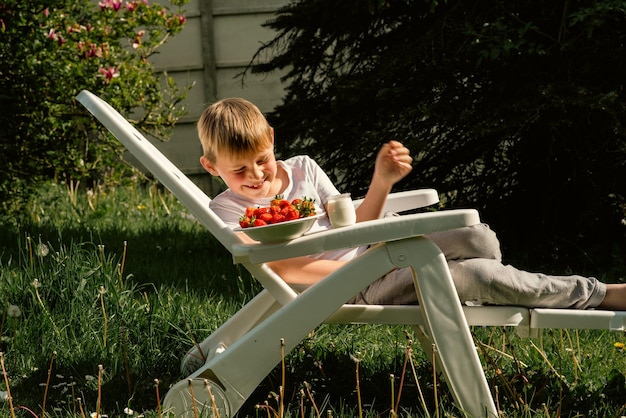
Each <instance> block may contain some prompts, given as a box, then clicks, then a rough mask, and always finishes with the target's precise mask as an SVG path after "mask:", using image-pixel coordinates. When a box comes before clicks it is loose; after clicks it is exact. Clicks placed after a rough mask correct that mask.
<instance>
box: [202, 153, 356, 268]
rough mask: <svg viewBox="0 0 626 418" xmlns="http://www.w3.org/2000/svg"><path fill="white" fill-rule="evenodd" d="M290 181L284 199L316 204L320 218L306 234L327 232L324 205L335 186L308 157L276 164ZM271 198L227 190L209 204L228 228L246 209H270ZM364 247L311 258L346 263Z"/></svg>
mask: <svg viewBox="0 0 626 418" xmlns="http://www.w3.org/2000/svg"><path fill="white" fill-rule="evenodd" d="M277 164H279V165H280V167H282V168H283V169H284V170H285V172H286V173H287V176H288V178H289V184H288V185H287V188H286V189H285V191H284V192H283V198H284V199H287V200H290V201H291V200H293V199H302V197H307V198H312V199H314V203H315V212H316V213H317V214H318V215H323V216H321V217H319V218H318V219H317V220H316V222H315V224H314V225H313V227H312V228H311V230H310V231H309V233H313V232H319V231H323V230H326V229H330V228H331V225H330V220H329V219H328V216H327V215H326V212H325V211H324V205H326V202H327V201H328V198H329V197H330V196H333V195H336V194H339V191H338V190H337V188H336V187H335V185H334V184H333V183H332V182H331V181H330V179H329V178H328V176H327V175H326V173H325V172H324V170H322V169H321V168H320V166H319V165H317V163H316V162H315V161H314V160H313V159H311V158H310V157H308V156H305V155H300V156H296V157H291V158H288V159H286V160H284V161H277ZM271 200H272V198H265V199H259V200H251V199H248V198H245V197H242V196H239V195H238V194H236V193H234V192H233V191H232V190H230V189H227V190H226V191H224V192H222V193H220V194H219V195H218V196H216V197H215V199H213V200H212V201H211V204H210V207H211V209H212V210H213V211H214V212H215V214H217V216H219V217H220V218H221V219H222V220H223V221H224V222H225V223H226V224H227V225H228V226H229V227H231V228H236V227H238V226H239V218H240V217H241V216H242V215H243V214H244V212H245V210H246V208H247V207H251V206H252V207H256V206H269V204H270V201H271ZM362 250H364V248H349V249H345V250H335V251H329V252H325V253H323V254H317V255H314V256H313V257H316V258H322V259H325V260H344V261H348V260H351V259H352V258H354V257H356V256H357V255H358V254H359V253H361V252H362Z"/></svg>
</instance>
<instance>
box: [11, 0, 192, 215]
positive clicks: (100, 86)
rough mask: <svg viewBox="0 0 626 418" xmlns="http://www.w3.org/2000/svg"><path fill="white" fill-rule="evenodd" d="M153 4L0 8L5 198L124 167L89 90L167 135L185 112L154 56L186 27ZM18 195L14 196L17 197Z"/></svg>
mask: <svg viewBox="0 0 626 418" xmlns="http://www.w3.org/2000/svg"><path fill="white" fill-rule="evenodd" d="M186 2H187V0H171V4H170V5H169V6H167V7H166V6H163V5H160V4H156V3H155V4H153V3H149V0H131V1H123V0H102V1H100V2H99V3H96V2H94V1H92V0H58V1H53V2H50V1H43V0H32V1H27V2H25V1H22V0H5V1H3V2H2V3H1V4H0V62H1V63H2V64H0V83H1V84H0V109H2V111H1V112H0V151H1V152H0V164H1V165H2V168H3V175H2V176H1V178H0V201H2V202H3V203H4V206H5V207H4V209H7V201H9V200H7V197H11V198H15V197H16V196H18V195H20V191H21V192H22V193H21V194H23V192H24V191H28V189H29V187H30V186H32V185H34V184H36V183H37V182H39V181H41V180H43V179H46V178H57V179H60V180H65V181H69V180H74V181H75V182H76V181H93V180H96V179H98V180H101V179H103V178H111V174H114V173H119V172H120V169H121V167H123V164H122V163H121V158H120V155H121V152H122V151H121V147H120V146H119V144H118V143H117V141H115V140H114V139H112V138H111V137H110V136H109V135H108V134H107V133H106V132H105V131H104V129H103V128H102V127H101V126H100V125H99V124H98V123H97V121H95V120H94V119H93V118H91V117H90V116H89V115H88V114H87V113H86V111H85V110H84V109H83V108H82V107H81V106H80V105H79V104H78V103H77V102H76V101H75V99H74V98H75V96H76V95H77V94H78V93H79V92H80V90H82V89H89V90H91V91H92V92H94V93H96V94H98V95H100V96H101V97H103V98H104V99H106V100H107V101H109V102H110V103H111V104H112V105H113V106H114V107H116V108H117V109H119V110H120V111H122V112H123V113H125V114H126V115H127V116H128V117H129V119H131V121H132V122H133V123H135V124H136V125H138V126H139V127H140V128H142V129H144V130H147V131H149V132H150V133H153V134H155V135H157V136H159V137H166V136H167V135H168V134H169V130H170V129H171V128H172V127H173V125H174V123H175V122H176V121H177V119H178V118H179V117H180V116H181V115H182V114H183V113H184V109H183V108H182V107H181V106H180V101H181V100H182V99H183V98H184V97H185V94H186V92H187V89H188V86H185V87H184V88H182V89H179V88H178V87H177V86H176V85H175V83H174V81H173V80H172V79H171V78H169V77H167V75H166V74H165V75H164V74H160V73H158V72H157V71H155V69H154V66H153V65H152V64H151V62H150V60H149V58H150V57H151V56H152V55H153V54H155V53H156V52H157V50H158V48H159V47H160V46H161V45H163V44H164V43H165V42H166V41H167V39H168V38H169V37H170V36H172V35H175V34H177V33H178V32H180V30H181V29H182V28H183V26H184V24H185V15H184V14H183V10H182V9H181V7H182V6H183V5H184V4H185V3H186ZM11 201H15V199H11Z"/></svg>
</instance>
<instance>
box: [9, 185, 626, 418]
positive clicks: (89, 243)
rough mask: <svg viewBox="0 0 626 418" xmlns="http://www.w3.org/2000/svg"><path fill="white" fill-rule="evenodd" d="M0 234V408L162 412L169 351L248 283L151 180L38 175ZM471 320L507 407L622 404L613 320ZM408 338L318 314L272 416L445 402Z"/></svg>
mask: <svg viewBox="0 0 626 418" xmlns="http://www.w3.org/2000/svg"><path fill="white" fill-rule="evenodd" d="M0 243H1V244H0V315H1V317H0V335H1V337H2V339H1V342H0V352H2V355H1V357H0V359H1V360H2V361H1V363H2V370H3V373H2V379H1V380H0V417H13V416H16V417H17V416H19V417H26V416H38V417H43V416H44V415H45V416H49V417H80V416H90V415H91V414H94V413H99V414H100V415H108V416H110V417H113V416H139V415H140V414H142V415H143V416H145V417H156V416H161V411H160V410H159V408H158V399H162V398H163V396H164V394H165V392H166V391H167V389H168V387H169V386H170V385H171V384H173V383H175V382H176V381H178V380H181V379H184V378H185V377H186V376H182V375H181V374H180V372H179V365H180V360H181V358H182V356H183V354H184V353H185V352H186V351H187V349H189V347H191V346H192V345H193V344H194V342H196V341H199V340H202V339H203V338H205V337H206V336H208V335H209V334H210V333H211V332H212V331H213V330H214V329H216V328H217V327H218V326H219V325H220V324H221V323H223V322H224V321H225V320H226V319H227V318H229V317H230V316H231V315H232V314H233V313H234V312H236V311H237V310H238V309H239V308H240V307H241V306H242V305H243V304H244V303H245V302H246V301H247V300H249V299H250V298H251V297H252V296H253V295H254V294H256V292H257V291H258V290H259V287H258V285H257V284H256V282H255V281H254V279H253V278H252V277H250V275H248V274H247V273H246V272H245V271H243V270H241V269H239V268H238V267H237V266H234V265H233V264H232V262H231V259H230V256H229V254H228V253H227V252H226V251H225V250H224V249H223V248H222V247H221V246H220V245H219V243H217V242H216V241H215V240H214V239H213V238H212V237H211V236H210V234H208V233H207V232H206V231H205V230H204V229H203V228H202V226H201V225H199V223H197V222H196V221H195V220H194V219H193V217H192V216H191V215H190V214H189V213H188V211H187V210H186V209H185V208H184V207H183V206H182V205H181V204H180V203H179V202H178V201H177V200H176V199H175V198H174V197H173V196H172V195H171V194H169V193H168V192H167V191H164V190H163V189H162V188H161V187H159V186H158V185H156V184H147V185H142V186H137V185H129V186H120V187H117V188H115V189H105V188H101V187H95V188H83V187H68V186H67V185H61V184H55V183H51V184H47V185H46V186H45V187H42V188H41V189H40V191H39V193H37V194H36V195H35V196H33V199H32V201H31V202H30V204H29V206H28V208H27V210H25V211H23V213H22V214H21V216H19V217H11V218H8V217H7V218H3V219H2V220H1V224H0ZM472 333H473V335H474V336H475V339H476V345H477V347H478V349H479V353H480V356H481V358H482V360H483V365H484V367H485V372H486V374H487V376H488V379H489V380H490V385H491V387H492V388H493V392H494V394H495V398H496V400H497V403H498V406H499V407H500V409H501V410H502V411H503V412H504V413H505V414H506V415H508V416H512V417H526V416H533V417H534V416H549V417H557V416H561V417H562V416H588V417H606V416H620V415H621V414H622V412H623V407H624V403H625V402H626V384H625V378H624V371H625V370H626V359H625V356H626V353H624V352H623V344H622V343H623V342H624V336H623V334H621V333H610V332H603V331H602V332H601V331H579V332H575V331H569V332H568V331H559V330H555V331H546V332H544V333H543V334H542V335H541V337H540V338H534V339H522V338H519V337H518V336H517V335H516V333H515V330H513V329H501V328H477V329H473V330H472ZM412 341H413V334H412V330H411V329H410V328H408V327H401V326H392V327H389V326H340V325H332V326H331V325H324V326H321V327H319V328H318V329H316V330H315V332H312V333H311V334H310V336H309V338H307V339H306V340H305V341H303V342H302V343H301V344H300V345H299V346H298V347H297V348H296V349H295V350H294V351H293V352H292V353H289V354H288V355H287V356H286V359H285V362H286V375H285V380H286V386H285V399H284V402H285V403H286V404H287V408H286V414H285V415H287V416H302V411H303V410H304V415H305V416H320V415H327V416H328V415H329V414H330V415H334V416H357V415H359V414H361V412H360V408H362V415H363V416H378V415H384V416H388V415H392V414H393V413H397V414H398V415H400V416H409V415H410V416H436V415H439V416H443V415H451V416H459V411H458V410H456V409H455V408H454V406H453V403H452V401H451V399H450V395H449V393H448V391H447V389H446V386H445V382H443V381H442V379H441V377H439V376H437V375H436V373H434V371H433V367H432V365H431V363H430V362H429V359H427V358H426V357H425V354H424V352H423V351H422V350H421V349H420V348H419V346H418V345H416V344H413V343H412ZM357 373H358V389H357ZM281 380H282V376H281V369H280V368H279V367H277V368H276V369H274V371H273V372H272V373H271V374H270V375H269V376H268V377H267V379H265V380H264V381H263V383H262V384H261V385H260V386H259V388H258V389H257V391H256V392H255V394H254V395H253V396H252V397H251V398H250V399H249V401H248V403H247V404H246V405H245V406H244V408H243V409H242V410H241V413H240V416H264V417H265V416H267V417H273V416H276V412H275V411H276V410H277V409H278V402H279V401H278V400H277V398H276V394H277V393H279V385H280V382H281ZM468 384H472V382H468ZM9 394H10V397H9ZM392 405H393V409H394V410H395V411H392ZM328 411H330V412H328Z"/></svg>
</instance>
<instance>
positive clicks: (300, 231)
mask: <svg viewBox="0 0 626 418" xmlns="http://www.w3.org/2000/svg"><path fill="white" fill-rule="evenodd" d="M319 217H320V215H314V216H308V217H306V218H299V219H294V220H293V221H285V222H280V223H277V224H271V225H265V226H251V227H249V228H240V227H239V228H235V229H234V231H243V232H245V234H246V235H248V236H249V237H250V238H252V239H253V240H255V241H259V242H263V243H270V242H282V241H289V240H291V239H294V238H298V237H300V236H302V235H304V234H305V233H306V232H307V231H308V230H309V229H311V227H312V226H313V224H314V223H315V221H316V220H317V218H319Z"/></svg>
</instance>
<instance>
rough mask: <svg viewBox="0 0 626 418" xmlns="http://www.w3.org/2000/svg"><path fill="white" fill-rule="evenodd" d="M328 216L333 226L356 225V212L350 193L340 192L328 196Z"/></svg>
mask: <svg viewBox="0 0 626 418" xmlns="http://www.w3.org/2000/svg"><path fill="white" fill-rule="evenodd" d="M326 207H327V211H328V218H329V219H330V223H331V224H332V226H333V228H341V227H344V226H350V225H354V224H355V223H356V212H355V209H354V203H352V198H351V197H350V193H343V194H338V195H335V196H331V197H329V198H328V202H327V203H326Z"/></svg>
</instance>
